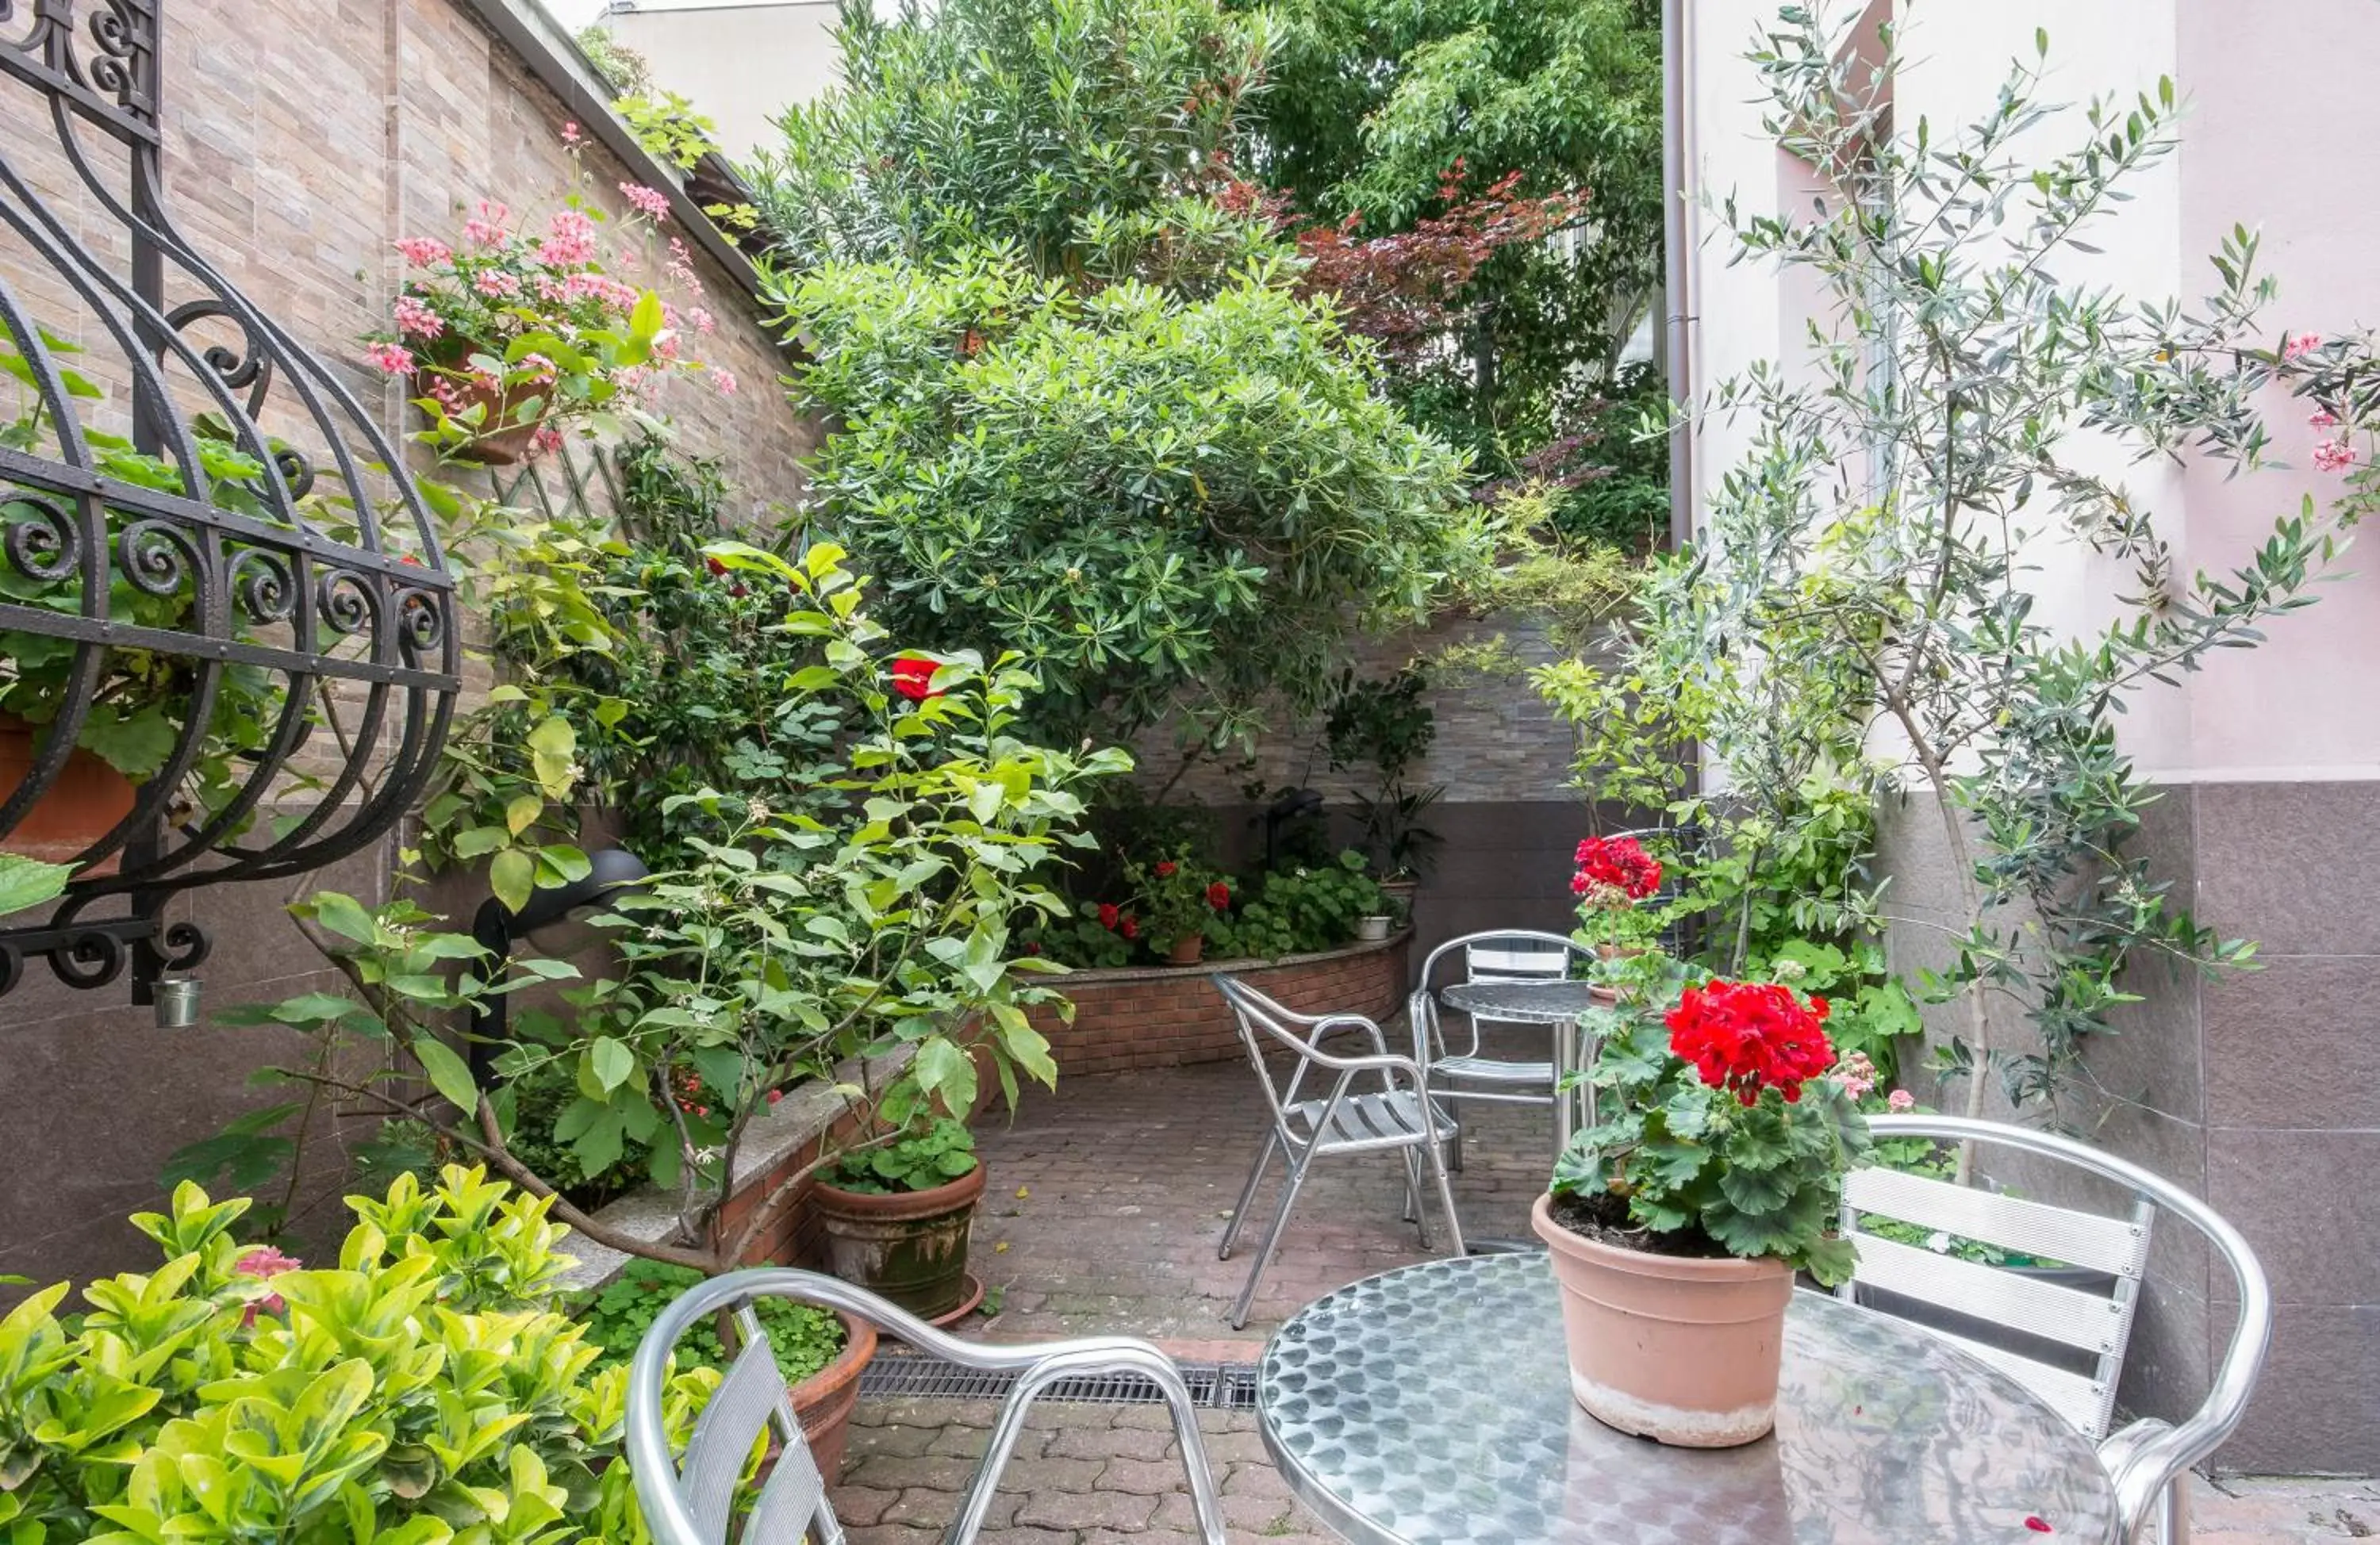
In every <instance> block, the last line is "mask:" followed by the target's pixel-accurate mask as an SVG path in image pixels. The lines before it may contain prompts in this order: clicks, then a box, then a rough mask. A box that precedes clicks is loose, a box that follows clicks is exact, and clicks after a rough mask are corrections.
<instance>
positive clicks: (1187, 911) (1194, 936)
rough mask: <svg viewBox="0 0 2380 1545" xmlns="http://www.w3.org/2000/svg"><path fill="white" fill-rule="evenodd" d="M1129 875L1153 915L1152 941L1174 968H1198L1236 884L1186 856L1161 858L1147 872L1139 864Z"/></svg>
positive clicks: (1150, 930)
mask: <svg viewBox="0 0 2380 1545" xmlns="http://www.w3.org/2000/svg"><path fill="white" fill-rule="evenodd" d="M1129 872H1130V875H1131V877H1132V882H1133V886H1134V887H1135V889H1136V890H1138V891H1139V893H1140V897H1141V903H1142V905H1143V906H1144V907H1146V908H1147V911H1148V936H1149V943H1150V944H1151V945H1153V946H1155V947H1156V948H1159V949H1161V950H1163V951H1165V959H1166V963H1167V964H1169V965H1176V966H1194V965H1196V964H1197V963H1198V961H1199V960H1200V958H1201V957H1202V956H1203V955H1204V954H1205V952H1206V948H1207V928H1208V924H1209V923H1212V922H1213V920H1214V917H1215V914H1216V913H1217V912H1220V911H1225V910H1226V909H1228V908H1229V907H1230V906H1231V904H1232V886H1231V882H1230V881H1228V880H1226V879H1224V878H1223V877H1222V876H1221V875H1218V874H1216V873H1215V872H1214V871H1213V870H1211V869H1208V868H1206V867H1204V866H1202V865H1200V864H1198V863H1193V862H1192V861H1191V860H1189V859H1187V858H1167V859H1160V860H1158V861H1157V862H1156V863H1152V864H1149V865H1148V866H1147V868H1143V867H1142V866H1141V865H1139V864H1137V863H1135V864H1132V865H1130V866H1129Z"/></svg>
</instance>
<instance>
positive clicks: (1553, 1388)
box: [1257, 1251, 2116, 1545]
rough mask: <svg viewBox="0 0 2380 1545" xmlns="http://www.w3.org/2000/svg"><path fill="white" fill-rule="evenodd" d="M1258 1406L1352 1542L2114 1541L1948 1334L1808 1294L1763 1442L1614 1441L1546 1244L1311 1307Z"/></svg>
mask: <svg viewBox="0 0 2380 1545" xmlns="http://www.w3.org/2000/svg"><path fill="white" fill-rule="evenodd" d="M1257 1408H1258V1412H1259V1414H1260V1417H1261V1420H1262V1428H1263V1432H1264V1438H1265V1443H1266V1446H1267V1447H1268V1448H1269V1449H1270V1450H1271V1451H1272V1454H1273V1458H1274V1460H1275V1462H1276V1463H1277V1464H1278V1465H1279V1466H1280V1467H1281V1474H1282V1476H1283V1478H1284V1479H1287V1480H1288V1482H1289V1484H1290V1486H1291V1488H1292V1489H1293V1491H1296V1492H1297V1493H1298V1495H1299V1496H1300V1497H1302V1498H1303V1499H1304V1500H1305V1502H1306V1503H1308V1504H1309V1505H1310V1506H1311V1507H1313V1509H1314V1510H1315V1511H1316V1512H1317V1513H1318V1514H1319V1515H1321V1516H1322V1517H1323V1518H1324V1519H1325V1520H1326V1521H1327V1522H1329V1523H1330V1525H1331V1527H1334V1528H1336V1529H1337V1530H1338V1531H1339V1532H1340V1533H1341V1534H1342V1535H1344V1536H1345V1537H1346V1538H1347V1539H1351V1540H1354V1541H1359V1542H1362V1545H1439V1542H1449V1545H1451V1542H1456V1541H1463V1542H1468V1541H1478V1542H1480V1545H1489V1542H1494V1545H1530V1542H1532V1541H1540V1540H1543V1541H1561V1542H1565V1545H1568V1542H1573V1541H1575V1542H1581V1545H1786V1542H1791V1545H1981V1542H1984V1541H1995V1542H2002V1545H2007V1542H2015V1541H2026V1540H2043V1541H2046V1542H2047V1545H2058V1542H2059V1541H2064V1542H2068V1545H2072V1542H2077V1541H2083V1542H2089V1545H2106V1542H2108V1541H2112V1540H2113V1539H2115V1538H2116V1509H2115V1499H2114V1495H2113V1492H2112V1491H2111V1489H2110V1488H2109V1485H2108V1482H2107V1476H2106V1474H2105V1472H2104V1471H2103V1470H2102V1469H2101V1467H2100V1466H2099V1463H2098V1460H2097V1458H2096V1457H2095V1455H2094V1454H2093V1453H2092V1450H2091V1445H2090V1444H2089V1443H2088V1442H2086V1441H2085V1440H2084V1439H2083V1436H2082V1435H2081V1434H2080V1433H2079V1432H2076V1431H2075V1430H2073V1429H2072V1428H2070V1427H2069V1426H2067V1425H2066V1423H2065V1422H2064V1421H2063V1420H2062V1419H2060V1418H2058V1415H2057V1414H2056V1413H2055V1412H2053V1411H2051V1410H2050V1409H2049V1408H2048V1407H2047V1406H2044V1405H2042V1404H2041V1403H2040V1402H2039V1401H2037V1400H2035V1399H2034V1397H2033V1396H2032V1395H2030V1394H2027V1393H2026V1392H2025V1391H2024V1390H2022V1388H2020V1387H2019V1386H2018V1385H2017V1384H2016V1383H2014V1382H2011V1381H2010V1380H2009V1379H2008V1378H2006V1377H2005V1376H2003V1375H2001V1374H1999V1373H1998V1372H1996V1371H1994V1370H1991V1369H1988V1368H1985V1366H1984V1365H1983V1364H1981V1363H1979V1362H1976V1361H1974V1360H1973V1358H1968V1357H1966V1356H1965V1355H1963V1354H1962V1353H1960V1352H1959V1351H1957V1350H1956V1349H1955V1348H1953V1347H1952V1346H1950V1345H1949V1343H1947V1342H1945V1341H1943V1340H1942V1339H1940V1338H1939V1337H1937V1336H1935V1335H1932V1334H1929V1333H1927V1332H1925V1331H1922V1330H1919V1329H1917V1328H1916V1327H1914V1326H1912V1325H1907V1324H1904V1323H1902V1322H1899V1321H1895V1320H1891V1319H1888V1318H1886V1317H1885V1316H1883V1315H1880V1314H1876V1313H1872V1312H1870V1311H1868V1310H1861V1309H1856V1308H1853V1307H1852V1306H1851V1305H1849V1304H1845V1303H1843V1302H1841V1301H1840V1300H1838V1299H1835V1298H1826V1297H1821V1296H1819V1295H1817V1294H1815V1293H1797V1294H1795V1295H1794V1298H1793V1306H1792V1309H1791V1312H1790V1313H1789V1315H1788V1318H1787V1322H1786V1335H1785V1366H1784V1378H1783V1382H1782V1384H1781V1386H1780V1388H1779V1398H1778V1421H1777V1430H1776V1432H1775V1433H1774V1434H1772V1435H1771V1436H1770V1437H1767V1438H1765V1439H1763V1440H1761V1441H1760V1442H1756V1443H1752V1444H1749V1445H1746V1446H1745V1447H1743V1448H1736V1449H1716V1450H1694V1449H1673V1448H1666V1447H1663V1446H1662V1445H1660V1444H1658V1443H1655V1442H1650V1441H1648V1440H1645V1439H1641V1438H1633V1437H1629V1436H1627V1435H1626V1434H1624V1433H1621V1432H1618V1431H1615V1430H1612V1429H1610V1428H1608V1427H1605V1426H1604V1425H1603V1424H1602V1423H1600V1422H1598V1421H1597V1420H1596V1419H1595V1418H1593V1417H1590V1416H1588V1415H1587V1414H1586V1413H1585V1411H1583V1410H1581V1409H1579V1408H1578V1406H1577V1405H1576V1404H1575V1403H1574V1402H1573V1400H1572V1398H1571V1394H1570V1375H1569V1365H1568V1362H1567V1360H1566V1359H1565V1357H1564V1355H1563V1351H1562V1331H1561V1310H1560V1302H1559V1299H1558V1298H1557V1296H1556V1290H1555V1287H1554V1280H1553V1272H1552V1268H1551V1267H1550V1266H1549V1265H1548V1261H1547V1259H1546V1257H1545V1255H1544V1254H1543V1252H1541V1251H1540V1252H1536V1253H1531V1254H1522V1255H1489V1256H1475V1257H1472V1258H1469V1259H1457V1260H1448V1261H1427V1262H1425V1263H1423V1264H1421V1265H1418V1266H1412V1267H1407V1268H1404V1269H1403V1270H1400V1271H1395V1272H1390V1273H1385V1274H1383V1275H1380V1276H1376V1277H1372V1278H1369V1279H1368V1280H1366V1281H1364V1282H1359V1283H1355V1284H1354V1285H1351V1286H1348V1287H1344V1288H1342V1289H1340V1290H1339V1291H1338V1292H1336V1293H1332V1294H1330V1295H1329V1296H1328V1297H1326V1298H1320V1299H1318V1300H1317V1301H1316V1302H1314V1303H1312V1304H1309V1305H1307V1306H1306V1307H1305V1309H1303V1310H1299V1311H1298V1312H1297V1314H1296V1315H1295V1316H1293V1318H1292V1319H1291V1320H1290V1321H1289V1322H1288V1323H1287V1324H1285V1325H1283V1326H1282V1327H1281V1331H1280V1332H1279V1333H1278V1334H1275V1335H1274V1337H1273V1338H1272V1340H1271V1341H1270V1342H1269V1344H1267V1346H1266V1347H1265V1355H1264V1363H1263V1369H1262V1372H1261V1375H1260V1378H1259V1382H1258V1387H1257ZM2028 1519H2038V1520H2039V1521H2041V1522H2042V1523H2046V1525H2048V1526H2049V1529H2050V1531H2051V1532H2049V1533H2047V1534H2044V1533H2041V1532H2040V1531H2038V1530H2036V1529H2034V1528H2033V1527H2031V1526H2030V1525H2029V1524H2028V1522H2027V1520H2028Z"/></svg>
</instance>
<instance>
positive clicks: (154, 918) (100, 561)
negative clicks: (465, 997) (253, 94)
mask: <svg viewBox="0 0 2380 1545" xmlns="http://www.w3.org/2000/svg"><path fill="white" fill-rule="evenodd" d="M162 6H163V0H30V6H29V5H28V4H27V3H26V0H0V367H6V368H7V371H8V376H9V377H11V378H13V379H0V688H7V689H11V690H10V691H9V692H8V693H7V694H0V716H11V717H13V718H16V719H18V720H20V721H22V722H20V723H19V724H18V725H17V726H16V727H15V728H17V729H18V730H23V729H27V728H30V732H31V735H32V739H31V765H30V771H28V772H26V773H25V774H24V775H23V776H22V778H21V779H17V778H16V776H15V775H14V774H13V773H5V772H0V847H6V846H11V845H12V844H10V843H9V840H8V838H9V834H10V833H11V832H14V831H16V830H17V829H18V827H20V826H23V825H25V824H26V823H27V821H28V818H29V817H30V816H32V815H34V814H35V812H36V811H37V810H38V809H40V808H41V807H42V802H43V801H44V799H45V798H48V797H50V796H52V795H53V794H56V793H59V792H60V791H61V779H62V778H67V777H80V776H83V775H84V774H85V773H87V772H88V771H89V770H90V768H91V766H93V764H92V763H91V761H90V759H91V757H92V756H93V755H94V754H96V753H97V752H107V751H113V752H115V755H113V756H110V757H108V758H107V759H108V760H112V761H115V762H116V763H117V764H118V765H119V766H121V765H122V764H123V763H124V762H125V761H127V760H131V761H135V762H137V763H139V764H140V766H139V767H138V769H137V772H136V776H135V777H134V779H133V781H132V803H131V809H130V813H129V814H128V815H123V816H122V818H121V819H120V820H117V821H116V822H115V825H114V826H113V828H112V829H110V830H107V831H105V832H104V833H101V834H97V835H96V836H95V838H94V839H93V840H92V841H91V843H90V845H89V846H88V847H86V848H84V849H83V850H82V851H81V852H80V853H79V855H78V857H77V858H76V859H75V861H74V862H75V863H77V865H78V868H77V877H76V878H75V880H74V882H73V883H72V885H71V886H70V887H68V889H67V893H66V895H65V897H64V898H63V899H61V900H60V901H59V902H58V903H57V904H56V906H55V910H54V911H52V912H51V913H50V915H48V916H47V917H38V916H37V915H36V914H32V913H19V914H18V915H16V916H13V917H8V918H0V994H6V992H7V991H8V990H9V989H10V988H12V987H14V986H15V985H16V984H18V981H19V980H20V979H21V977H22V976H23V974H24V969H25V966H26V963H27V962H28V961H29V960H36V959H39V960H46V962H47V963H48V966H49V968H50V970H51V971H52V972H53V973H54V974H55V976H56V977H57V978H58V979H59V980H60V981H62V982H65V983H66V984H68V985H70V986H76V987H96V986H102V985H104V984H108V983H110V982H114V981H115V980H117V979H118V978H120V977H121V976H122V975H123V974H124V973H125V972H126V971H127V969H129V970H130V971H131V972H132V982H133V991H134V996H135V999H136V1001H145V1000H146V999H147V998H148V996H149V989H150V987H151V986H152V985H153V984H154V983H155V982H157V981H158V980H159V979H160V978H161V977H162V976H164V974H165V973H167V972H175V971H182V970H188V969H189V968H191V967H193V966H195V965H197V964H198V963H199V962H200V960H203V959H204V958H205V955H206V951H207V948H208V941H207V936H206V934H205V931H204V929H203V927H202V926H201V925H200V923H196V922H190V921H178V920H177V921H174V922H171V923H168V922H167V921H166V919H165V917H164V911H165V907H166V903H167V902H168V901H169V900H170V899H172V898H173V897H174V896H176V894H178V893H180V892H182V891H185V890H188V889H191V888H194V887H200V886H206V885H212V884H216V883H220V882H223V881H227V880H260V881H261V880H276V879H286V878H288V877H290V876H293V875H299V874H303V873H305V872H308V871H310V870H314V869H318V868H321V867H322V866H323V865H324V864H327V863H333V862H335V861H336V860H338V859H340V858H342V857H345V856H346V855H348V854H350V853H354V852H356V851H359V850H361V849H363V848H365V847H367V846H369V845H370V843H372V842H373V841H374V840H375V839H379V838H380V837H382V836H383V835H384V834H385V833H387V832H388V831H389V830H390V829H391V828H392V827H394V826H395V824H396V822H397V821H398V820H399V819H400V818H401V817H402V816H403V815H404V814H405V812H406V810H407V808H408V807H409V806H410V805H411V804H412V803H413V802H414V801H415V799H416V798H417V797H418V796H419V793H420V791H421V789H422V785H423V784H424V783H425V781H426V780H427V779H428V778H429V776H430V773H431V769H432V768H433V766H434V765H435V763H436V759H437V756H438V752H439V749H440V747H441V745H442V743H443V741H444V738H445V733H446V727H447V722H448V719H449V718H450V716H451V715H452V713H453V710H454V705H455V694H456V693H457V691H458V690H459V686H460V667H461V652H460V651H461V637H460V629H459V627H458V624H457V622H456V618H455V594H454V579H453V576H452V575H451V574H450V573H449V572H448V570H447V565H446V562H445V561H444V557H443V553H442V551H441V549H440V546H439V541H438V535H437V529H436V526H435V525H434V523H433V522H432V520H431V515H430V512H429V510H428V508H427V507H426V506H425V504H424V502H423V500H422V496H421V493H420V491H419V489H418V488H416V487H415V486H414V485H413V483H412V482H411V481H410V479H409V478H407V476H406V474H405V472H404V469H403V462H402V459H401V458H400V456H399V455H398V453H397V451H396V448H395V446H394V445H392V444H391V443H390V442H389V441H388V439H387V437H386V436H385V435H383V433H382V432H381V430H380V429H379V428H378V427H377V426H376V425H375V424H374V422H373V420H372V418H371V416H370V414H369V413H368V412H367V410H366V409H365V407H364V406H363V404H362V403H361V402H360V401H358V398H357V397H356V395H355V394H354V392H352V391H350V390H349V388H348V387H347V385H346V383H345V382H344V381H343V380H341V379H340V378H339V376H337V375H336V374H335V373H334V372H333V371H332V370H331V369H330V368H328V367H326V366H325V365H324V364H323V363H322V361H320V360H318V359H316V358H315V357H314V356H312V355H311V354H310V353H309V352H308V351H307V350H306V349H305V348H304V347H303V346H302V345H301V344H298V343H297V341H296V340H295V339H294V338H293V337H291V336H290V335H289V334H288V333H287V332H285V331H284V330H283V329H282V328H281V327H280V326H279V325H278V324H276V323H275V322H274V321H273V319H272V318H271V317H270V316H268V315H267V314H266V313H264V312H263V311H262V310H261V309H259V308H257V307H256V306H254V305H252V304H251V303H250V302H249V300H248V299H247V298H246V297H245V296H242V295H241V294H240V293H239V291H238V290H237V288H236V287H234V286H233V285H232V284H230V283H229V282H228V281H227V280H226V279H225V277H224V275H223V274H222V273H221V272H219V271H218V270H217V269H216V268H215V267H213V266H212V264H211V263H210V262H209V261H208V260H207V259H206V258H205V257H204V256H202V255H201V254H200V252H199V251H198V249H197V248H196V247H194V246H193V245H192V244H191V243H190V242H189V241H188V240H187V239H186V238H185V237H184V236H183V235H181V233H180V232H179V231H178V230H177V229H176V226H175V224H174V223H173V221H172V220H171V218H170V217H169V216H168V214H167V213H166V211H165V208H164V189H163V185H162V176H161V170H160V166H159V149H160V136H159V132H158V108H159V101H160V93H159V89H158V88H159V67H158V66H159V57H160V55H159V26H160V21H161V16H160V12H161V9H162ZM61 199H66V200H70V205H67V206H62V204H61V202H60V201H61ZM12 390H13V391H14V392H16V394H17V399H16V401H15V402H14V404H10V403H9V402H8V399H7V393H8V392H11V391H12ZM37 686H38V690H37ZM131 704H138V705H140V711H137V712H136V711H128V705H131ZM20 705H22V706H28V707H30V709H31V711H30V712H26V713H19V712H18V711H17V710H18V708H19V706H20ZM111 726H114V727H115V730H114V731H113V732H114V733H115V734H116V735H117V737H118V738H117V739H116V740H115V741H112V742H108V743H107V744H104V745H101V746H98V747H96V750H95V749H94V747H93V746H92V745H91V743H90V742H93V741H94V740H95V739H97V738H100V737H101V732H102V731H104V730H110V727H111ZM0 728H8V726H6V725H5V724H0ZM79 747H81V749H78V748H79ZM127 748H130V749H131V750H132V751H134V752H137V753H139V754H137V755H128V754H127ZM12 782H14V784H15V787H14V789H13V791H11V789H10V784H11V783H12Z"/></svg>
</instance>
